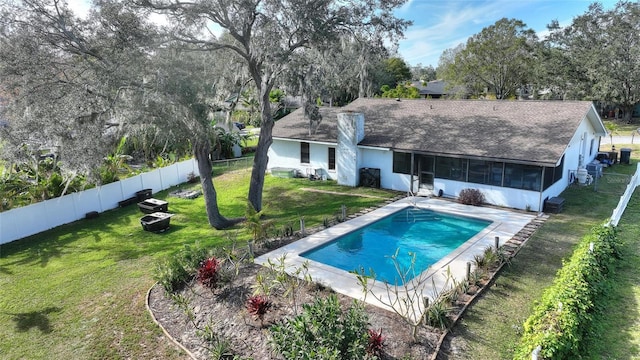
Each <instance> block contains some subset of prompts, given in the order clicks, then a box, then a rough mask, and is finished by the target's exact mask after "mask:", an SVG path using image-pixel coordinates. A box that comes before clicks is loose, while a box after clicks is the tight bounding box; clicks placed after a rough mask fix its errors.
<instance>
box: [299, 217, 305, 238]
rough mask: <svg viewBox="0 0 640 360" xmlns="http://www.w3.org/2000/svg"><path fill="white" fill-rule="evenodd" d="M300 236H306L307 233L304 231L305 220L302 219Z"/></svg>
mask: <svg viewBox="0 0 640 360" xmlns="http://www.w3.org/2000/svg"><path fill="white" fill-rule="evenodd" d="M300 235H302V236H306V231H305V229H304V218H303V217H301V218H300Z"/></svg>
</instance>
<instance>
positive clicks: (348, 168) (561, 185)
mask: <svg viewBox="0 0 640 360" xmlns="http://www.w3.org/2000/svg"><path fill="white" fill-rule="evenodd" d="M340 115H343V114H340ZM346 115H347V117H346V120H343V121H345V123H344V124H343V125H345V128H344V129H343V130H342V131H343V136H342V137H341V138H340V139H343V141H345V142H346V145H345V144H343V146H342V147H341V145H340V144H328V143H310V164H300V142H299V140H283V139H274V141H273V144H272V145H271V148H270V149H269V164H268V168H274V167H288V168H297V169H300V170H302V171H303V172H304V170H305V168H307V167H312V168H317V169H323V174H325V175H327V178H329V179H333V180H337V181H338V183H340V184H343V185H350V186H357V185H358V183H359V170H360V169H361V168H364V167H368V168H377V169H380V185H381V187H382V188H385V189H391V190H396V191H409V190H411V189H412V187H411V176H410V175H407V174H398V173H394V172H393V151H391V150H390V149H379V148H371V147H362V146H357V145H356V144H357V143H355V144H354V142H353V141H354V140H357V141H360V139H361V136H362V135H363V134H361V133H360V130H358V129H360V127H359V126H360V120H357V116H359V115H361V114H355V113H346ZM596 133H597V130H596V129H595V128H594V126H593V125H592V123H591V122H590V121H589V120H588V119H587V117H585V118H584V119H583V121H582V122H581V123H580V125H579V126H578V129H577V130H576V132H575V134H574V136H573V137H572V139H571V141H570V143H569V145H568V146H567V148H566V150H565V155H564V168H563V170H562V178H561V179H560V180H558V181H557V182H556V183H554V184H553V185H551V186H549V187H548V188H547V189H546V190H544V191H542V192H537V191H530V190H524V189H514V188H508V187H501V186H492V185H486V184H476V183H468V182H460V181H454V180H448V179H440V178H435V179H434V193H435V194H437V193H438V191H439V190H442V191H443V195H444V196H446V197H457V196H458V195H459V194H460V191H461V190H463V189H467V188H474V189H479V190H481V191H482V192H483V194H484V195H485V197H486V200H487V202H489V203H491V204H494V205H499V206H505V207H511V208H517V209H523V210H525V209H528V210H531V211H542V210H543V205H544V200H545V199H547V198H550V197H553V196H558V195H559V194H560V193H562V191H564V189H565V188H566V187H567V186H568V185H569V183H570V181H571V180H572V176H571V174H572V173H574V174H575V172H576V171H577V169H578V165H579V163H580V159H581V157H582V158H583V160H582V161H583V162H582V163H583V164H587V163H589V162H591V161H593V159H595V157H596V155H597V153H598V147H599V144H600V136H599V135H596ZM330 146H334V147H336V171H331V172H330V171H328V147H330ZM417 181H418V180H417V176H414V185H413V190H414V191H416V190H417V188H418V184H417Z"/></svg>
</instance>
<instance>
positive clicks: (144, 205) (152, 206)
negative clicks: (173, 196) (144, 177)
mask: <svg viewBox="0 0 640 360" xmlns="http://www.w3.org/2000/svg"><path fill="white" fill-rule="evenodd" d="M138 208H140V211H142V212H143V213H145V214H151V213H154V212H167V211H169V203H168V202H166V201H164V200H158V199H154V198H151V199H147V200H145V201H141V202H139V203H138Z"/></svg>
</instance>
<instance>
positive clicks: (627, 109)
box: [622, 105, 634, 124]
mask: <svg viewBox="0 0 640 360" xmlns="http://www.w3.org/2000/svg"><path fill="white" fill-rule="evenodd" d="M633 108H634V106H633V105H626V106H623V107H622V121H624V123H625V124H631V117H632V116H633Z"/></svg>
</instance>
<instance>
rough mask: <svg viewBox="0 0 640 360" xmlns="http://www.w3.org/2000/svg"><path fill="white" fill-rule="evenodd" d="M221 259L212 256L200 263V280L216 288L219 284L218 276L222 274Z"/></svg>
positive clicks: (203, 283)
mask: <svg viewBox="0 0 640 360" xmlns="http://www.w3.org/2000/svg"><path fill="white" fill-rule="evenodd" d="M219 270H220V261H218V259H216V258H215V257H210V258H208V259H206V260H205V261H203V262H202V264H200V268H199V269H198V281H199V282H200V283H201V284H202V285H204V286H206V287H208V288H210V289H215V288H216V286H217V285H218V278H219V275H220V271H219Z"/></svg>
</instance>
